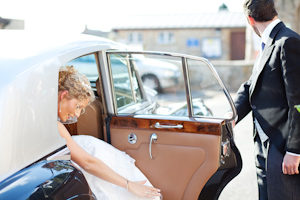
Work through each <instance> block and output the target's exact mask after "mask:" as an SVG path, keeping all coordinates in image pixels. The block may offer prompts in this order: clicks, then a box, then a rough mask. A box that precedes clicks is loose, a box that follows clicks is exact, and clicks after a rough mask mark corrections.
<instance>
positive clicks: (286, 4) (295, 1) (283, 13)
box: [274, 0, 300, 34]
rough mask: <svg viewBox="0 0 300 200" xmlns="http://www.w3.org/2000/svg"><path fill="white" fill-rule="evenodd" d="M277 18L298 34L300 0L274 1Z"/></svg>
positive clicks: (299, 31)
mask: <svg viewBox="0 0 300 200" xmlns="http://www.w3.org/2000/svg"><path fill="white" fill-rule="evenodd" d="M274 1H275V6H276V9H277V12H278V17H279V18H280V19H281V20H282V21H283V22H284V23H285V24H286V26H288V27H289V28H291V29H292V30H293V31H295V32H297V33H298V34H300V0H274Z"/></svg>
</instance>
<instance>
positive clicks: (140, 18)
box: [112, 10, 247, 30]
mask: <svg viewBox="0 0 300 200" xmlns="http://www.w3.org/2000/svg"><path fill="white" fill-rule="evenodd" d="M246 25H247V21H246V17H245V16H244V14H243V13H242V12H230V11H226V10H222V11H219V12H215V13H194V14H156V15H133V16H128V17H125V18H123V19H122V20H120V22H119V24H117V25H115V26H113V28H112V30H121V29H122V30H126V29H127V30H128V29H178V28H180V29H185V28H243V27H246Z"/></svg>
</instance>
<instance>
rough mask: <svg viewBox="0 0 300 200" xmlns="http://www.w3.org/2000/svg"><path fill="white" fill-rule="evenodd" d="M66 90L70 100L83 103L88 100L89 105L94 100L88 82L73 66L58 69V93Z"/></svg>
mask: <svg viewBox="0 0 300 200" xmlns="http://www.w3.org/2000/svg"><path fill="white" fill-rule="evenodd" d="M64 90H67V91H68V92H69V97H70V98H75V99H78V100H79V101H84V100H86V99H87V98H89V99H90V100H89V103H91V102H93V101H94V100H95V95H94V92H93V90H92V88H91V85H90V82H89V80H88V79H87V77H86V76H85V75H82V74H80V73H79V72H78V71H77V70H76V69H75V68H74V67H73V66H66V67H61V68H60V69H59V78H58V92H61V91H64Z"/></svg>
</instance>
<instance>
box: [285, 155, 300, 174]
mask: <svg viewBox="0 0 300 200" xmlns="http://www.w3.org/2000/svg"><path fill="white" fill-rule="evenodd" d="M299 163H300V156H294V155H291V154H288V153H286V154H285V156H284V158H283V162H282V172H283V173H284V174H288V175H293V174H299V170H298V167H299Z"/></svg>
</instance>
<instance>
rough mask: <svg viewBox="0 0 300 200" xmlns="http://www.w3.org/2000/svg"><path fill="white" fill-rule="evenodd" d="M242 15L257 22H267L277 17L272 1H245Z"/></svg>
mask: <svg viewBox="0 0 300 200" xmlns="http://www.w3.org/2000/svg"><path fill="white" fill-rule="evenodd" d="M244 14H245V15H246V16H249V17H252V18H253V19H254V20H255V21H258V22H267V21H270V20H272V19H274V17H275V16H277V15H278V14H277V12H276V9H275V5H274V1H273V0H245V2H244Z"/></svg>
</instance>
